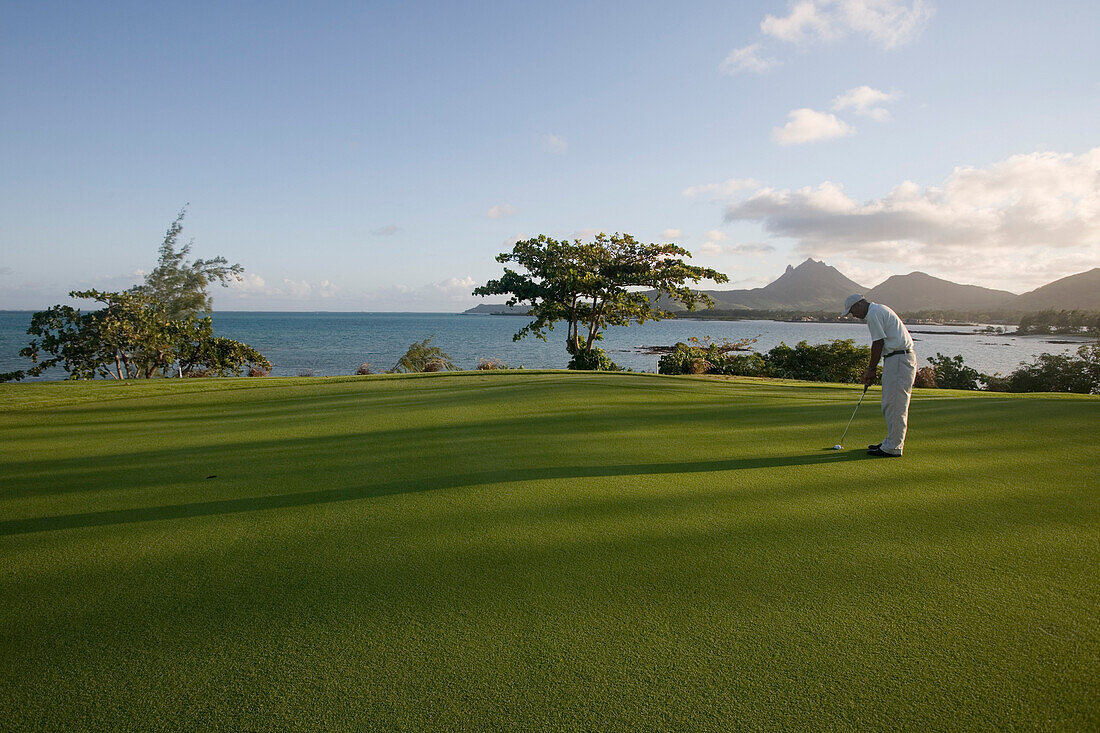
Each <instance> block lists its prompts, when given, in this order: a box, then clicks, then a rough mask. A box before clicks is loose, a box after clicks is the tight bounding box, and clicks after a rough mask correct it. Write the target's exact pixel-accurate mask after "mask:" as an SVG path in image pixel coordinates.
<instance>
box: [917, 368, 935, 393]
mask: <svg viewBox="0 0 1100 733" xmlns="http://www.w3.org/2000/svg"><path fill="white" fill-rule="evenodd" d="M913 386H914V387H922V388H924V389H935V388H936V370H935V369H933V368H932V367H930V366H926V367H921V368H920V369H918V370H917V376H916V378H915V379H914V380H913Z"/></svg>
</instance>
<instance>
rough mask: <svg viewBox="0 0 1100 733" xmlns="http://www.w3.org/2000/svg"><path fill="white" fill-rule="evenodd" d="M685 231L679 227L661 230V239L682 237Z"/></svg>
mask: <svg viewBox="0 0 1100 733" xmlns="http://www.w3.org/2000/svg"><path fill="white" fill-rule="evenodd" d="M683 236H684V233H683V232H682V231H680V230H679V229H666V230H664V231H663V232H661V239H680V238H682V237H683Z"/></svg>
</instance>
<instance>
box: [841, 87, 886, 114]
mask: <svg viewBox="0 0 1100 733" xmlns="http://www.w3.org/2000/svg"><path fill="white" fill-rule="evenodd" d="M895 98H897V94H896V93H887V92H883V91H880V90H878V89H872V88H871V87H869V86H861V87H856V88H855V89H849V90H848V91H846V92H844V93H843V94H841V95H839V96H838V97H837V98H836V99H834V100H833V111H834V112H840V111H841V110H845V109H851V110H852V111H853V112H855V113H856V114H859V115H864V116H866V117H870V118H871V119H873V120H878V121H879V122H884V121H886V120H888V119H890V111H889V110H887V109H886V108H885V107H879V106H876V105H878V104H879V103H880V102H889V101H891V100H893V99H895Z"/></svg>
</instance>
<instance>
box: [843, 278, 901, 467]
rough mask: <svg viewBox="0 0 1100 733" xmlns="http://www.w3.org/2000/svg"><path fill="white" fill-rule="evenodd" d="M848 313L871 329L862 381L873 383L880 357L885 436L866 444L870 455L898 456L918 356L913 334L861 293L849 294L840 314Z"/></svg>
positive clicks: (884, 308) (898, 319)
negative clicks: (861, 319)
mask: <svg viewBox="0 0 1100 733" xmlns="http://www.w3.org/2000/svg"><path fill="white" fill-rule="evenodd" d="M849 313H850V314H851V315H853V316H855V317H856V318H863V319H866V321H867V328H868V329H870V331H871V362H870V363H869V364H868V365H867V370H866V371H865V372H864V373H863V383H864V384H867V385H869V384H873V383H874V381H875V376H876V372H877V371H878V360H879V359H880V358H881V359H882V416H883V417H884V418H885V419H886V438H885V439H884V440H883V441H882V442H881V443H876V444H875V445H869V446H867V453H868V454H869V455H872V456H879V457H882V458H890V457H897V456H900V455H901V453H902V450H903V449H904V447H905V429H906V426H907V423H908V421H909V398H910V397H911V396H912V394H913V380H914V379H916V376H917V356H916V354H914V353H913V337H912V336H910V335H909V329H907V328H906V327H905V324H904V323H902V322H901V319H900V318H898V314H897V313H895V312H894V311H892V310H891V309H889V308H887V307H886V306H884V305H880V304H879V303H868V302H867V301H866V300H864V299H863V296H862V295H858V294H857V295H849V296H848V297H847V299H845V301H844V310H843V311H842V312H841V314H840V315H841V317H842V318H843V317H844V316H846V315H848V314H849Z"/></svg>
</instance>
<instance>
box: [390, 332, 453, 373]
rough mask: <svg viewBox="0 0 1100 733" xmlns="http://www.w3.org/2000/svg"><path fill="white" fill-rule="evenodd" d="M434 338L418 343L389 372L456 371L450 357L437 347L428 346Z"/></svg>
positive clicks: (410, 347)
mask: <svg viewBox="0 0 1100 733" xmlns="http://www.w3.org/2000/svg"><path fill="white" fill-rule="evenodd" d="M433 338H435V336H429V337H428V338H426V339H424V340H423V341H418V342H416V343H414V344H412V345H411V346H409V350H408V351H406V352H405V355H404V356H402V357H401V358H400V359H398V360H397V364H395V365H394V367H393V369H392V370H391V371H395V372H406V373H408V372H442V371H448V372H454V371H458V367H456V366H455V364H454V361H453V360H452V359H451V355H450V354H448V353H447V352H445V351H444V350H443V349H441V348H439V347H438V346H429V345H428V344H430V343H431V340H432V339H433Z"/></svg>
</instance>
